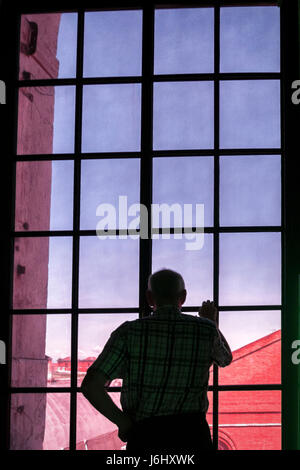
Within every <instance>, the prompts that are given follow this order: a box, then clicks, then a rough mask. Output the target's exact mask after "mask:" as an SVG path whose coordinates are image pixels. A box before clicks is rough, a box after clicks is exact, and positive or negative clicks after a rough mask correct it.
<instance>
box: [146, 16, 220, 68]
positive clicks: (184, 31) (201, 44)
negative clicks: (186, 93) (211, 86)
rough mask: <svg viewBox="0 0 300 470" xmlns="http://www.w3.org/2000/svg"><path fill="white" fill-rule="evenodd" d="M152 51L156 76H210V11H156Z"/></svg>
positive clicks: (212, 37) (212, 25) (212, 26)
mask: <svg viewBox="0 0 300 470" xmlns="http://www.w3.org/2000/svg"><path fill="white" fill-rule="evenodd" d="M154 47H155V49H154V73H155V74H171V73H172V74H173V73H210V72H213V67H214V10H213V8H178V9H177V8H176V9H172V10H165V9H163V10H156V11H155V41H154Z"/></svg>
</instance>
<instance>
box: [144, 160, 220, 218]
mask: <svg viewBox="0 0 300 470" xmlns="http://www.w3.org/2000/svg"><path fill="white" fill-rule="evenodd" d="M213 171H214V161H213V158H212V157H199V158H198V157H175V158H172V157H167V158H162V157H159V158H154V159H153V203H154V204H169V205H172V204H180V205H181V206H182V211H183V212H184V207H183V205H184V204H192V216H193V217H192V226H196V204H204V221H205V226H211V225H213V185H214V174H213ZM182 222H183V224H182V226H184V227H187V226H188V224H189V222H187V223H185V221H184V216H183V214H182ZM168 225H169V224H168V223H166V222H164V219H162V220H161V218H160V224H159V226H160V227H167V226H168ZM171 225H172V224H171ZM155 226H158V225H157V224H156V225H155ZM190 226H191V225H190Z"/></svg>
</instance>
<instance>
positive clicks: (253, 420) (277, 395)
mask: <svg viewBox="0 0 300 470" xmlns="http://www.w3.org/2000/svg"><path fill="white" fill-rule="evenodd" d="M219 449H221V450H280V449H281V392H280V391H279V390H266V391H260V390H255V391H238V392H236V391H230V392H220V393H219Z"/></svg>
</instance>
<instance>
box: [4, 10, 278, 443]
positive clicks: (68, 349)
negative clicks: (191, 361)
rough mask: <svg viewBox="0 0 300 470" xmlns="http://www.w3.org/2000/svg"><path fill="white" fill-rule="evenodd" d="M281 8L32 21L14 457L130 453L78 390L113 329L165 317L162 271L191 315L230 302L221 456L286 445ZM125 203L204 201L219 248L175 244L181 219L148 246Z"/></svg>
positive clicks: (21, 181)
mask: <svg viewBox="0 0 300 470" xmlns="http://www.w3.org/2000/svg"><path fill="white" fill-rule="evenodd" d="M241 3H242V2H241ZM266 3H267V2H264V6H260V5H254V6H253V5H252V6H243V5H240V6H231V7H225V6H219V2H216V4H214V2H211V6H209V7H208V6H201V2H199V5H198V6H193V7H188V6H187V5H184V6H181V7H180V6H179V7H174V8H173V7H168V8H161V7H159V5H157V7H156V8H152V7H151V6H145V7H144V8H136V9H131V8H128V9H122V10H116V9H111V10H105V11H90V10H89V11H83V10H78V11H74V12H65V13H53V12H49V13H39V12H35V13H34V14H27V13H25V12H24V14H22V16H21V19H20V53H19V72H18V80H17V88H18V111H17V113H16V119H15V124H16V129H17V145H16V152H15V153H16V155H15V161H16V171H15V175H16V179H15V183H16V184H15V218H14V231H13V235H12V236H13V240H14V263H13V265H14V270H13V291H12V306H11V307H12V308H11V324H12V358H11V359H12V362H11V390H10V391H11V408H10V409H11V412H10V436H11V440H10V448H11V449H72V450H74V449H86V450H88V449H111V450H112V449H121V448H122V447H123V448H124V444H123V443H122V442H121V441H120V440H119V439H118V436H117V429H116V427H115V426H114V425H112V424H111V423H110V422H109V421H108V420H107V419H105V418H104V417H103V416H101V415H100V414H99V413H97V412H96V411H95V410H94V409H93V408H92V407H91V405H90V404H89V403H88V402H87V400H86V399H85V398H84V397H83V396H82V394H81V393H80V384H81V381H82V378H83V376H84V374H85V372H86V370H87V368H88V367H89V365H90V364H91V363H92V362H93V361H94V360H95V358H96V357H97V355H98V354H99V352H101V350H102V348H103V346H104V344H105V342H106V341H107V339H108V338H109V335H110V333H111V332H112V331H113V330H114V329H115V328H116V327H117V326H118V325H120V324H121V323H123V322H124V321H126V320H131V319H135V318H138V316H143V315H147V314H149V307H148V306H147V304H146V300H145V296H144V292H145V289H146V285H147V284H146V283H147V278H148V276H149V274H150V273H151V272H152V271H155V270H157V269H160V268H163V267H167V268H171V269H175V270H177V271H179V272H180V273H181V274H182V275H183V277H184V279H185V282H186V288H187V291H188V295H187V301H186V303H185V305H184V306H183V312H185V313H188V314H195V315H196V314H197V310H198V308H199V306H200V305H201V303H202V301H203V300H206V299H212V300H213V301H214V302H215V304H216V305H217V306H218V310H219V319H218V321H219V325H220V328H221V330H222V332H223V333H224V334H225V336H226V337H227V339H228V342H229V344H230V345H231V348H232V350H233V351H234V353H233V356H234V359H233V362H232V364H231V365H230V366H229V367H228V368H226V369H222V370H218V368H217V366H213V367H212V368H211V373H210V382H209V401H210V406H209V410H208V414H207V419H208V422H209V425H210V429H211V433H212V437H213V442H214V446H215V448H219V449H238V450H240V449H243V450H244V449H280V448H281V303H282V302H281V284H282V280H281V272H282V259H281V253H282V235H283V231H284V228H283V225H282V220H283V214H282V207H283V204H282V191H281V188H282V181H281V180H282V175H281V168H282V159H283V158H284V155H283V151H282V144H281V143H282V131H281V129H282V125H281V120H282V119H281V70H280V8H279V7H278V6H273V5H270V6H266ZM120 196H123V197H124V196H126V198H127V199H126V204H127V207H130V206H132V205H133V204H140V203H141V204H144V205H145V206H146V208H148V212H149V213H150V212H151V204H168V205H169V206H171V205H173V204H174V205H175V204H177V205H180V207H184V204H192V205H195V204H203V205H204V236H203V238H204V244H203V246H202V247H201V248H199V249H190V250H189V249H187V247H186V240H187V237H186V239H185V234H184V235H183V236H182V238H181V239H180V237H176V233H175V232H178V229H186V230H188V231H189V232H190V233H189V234H186V235H189V236H190V240H191V239H192V237H193V236H196V234H195V233H192V231H194V232H195V231H196V230H197V229H201V227H200V226H198V225H197V224H198V222H197V220H194V219H193V222H192V224H189V223H186V221H185V220H182V219H180V218H178V217H176V216H175V214H174V213H172V214H171V216H170V218H169V219H168V220H166V219H161V218H159V219H158V220H157V221H156V223H153V226H151V224H150V223H149V227H148V229H149V231H148V237H145V238H142V237H139V236H133V229H132V228H131V226H130V221H132V220H133V219H134V215H135V214H133V213H131V214H130V213H129V216H128V220H125V221H124V220H123V219H122V217H121V218H120V217H119V213H118V211H119V210H121V209H120ZM123 201H124V200H123ZM102 204H106V205H108V204H109V205H110V208H111V207H114V208H116V214H115V215H116V221H117V227H116V230H115V233H111V232H110V231H107V229H109V230H110V225H109V224H108V226H107V227H104V226H103V225H101V224H100V225H101V226H100V228H99V225H98V224H99V221H100V220H101V217H102V220H103V215H104V213H103V212H102V211H103V207H104V206H101V208H100V209H99V205H102ZM107 207H108V206H107ZM112 217H113V215H112ZM109 220H111V219H108V221H109ZM149 222H151V219H150V217H149ZM166 229H170V232H171V235H170V236H169V238H168V237H167V236H165V235H166V234H165V233H163V232H164V231H165V230H166ZM175 229H176V230H175ZM154 232H155V236H154ZM99 234H100V235H101V237H99V236H97V235H99ZM151 235H153V238H152V237H151ZM177 235H178V233H177ZM121 386H122V382H121V380H118V379H116V380H115V381H114V382H113V383H111V384H110V387H109V392H110V393H111V396H112V398H113V399H114V401H115V402H116V403H118V404H119V399H120V387H121ZM145 444H146V443H145Z"/></svg>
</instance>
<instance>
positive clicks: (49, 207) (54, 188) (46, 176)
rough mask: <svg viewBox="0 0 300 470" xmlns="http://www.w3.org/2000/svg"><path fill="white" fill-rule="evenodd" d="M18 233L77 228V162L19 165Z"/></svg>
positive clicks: (16, 226) (17, 185) (46, 162)
mask: <svg viewBox="0 0 300 470" xmlns="http://www.w3.org/2000/svg"><path fill="white" fill-rule="evenodd" d="M15 201H16V208H15V230H20V231H24V230H49V229H50V230H70V229H72V228H73V162H71V161H52V162H50V161H40V162H17V168H16V200H15Z"/></svg>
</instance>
